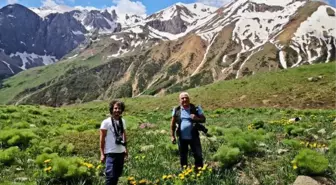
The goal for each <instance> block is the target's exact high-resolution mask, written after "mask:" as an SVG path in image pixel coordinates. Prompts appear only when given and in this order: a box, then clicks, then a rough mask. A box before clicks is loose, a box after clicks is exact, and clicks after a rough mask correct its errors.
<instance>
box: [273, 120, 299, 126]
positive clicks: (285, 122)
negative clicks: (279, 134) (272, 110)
mask: <svg viewBox="0 0 336 185" xmlns="http://www.w3.org/2000/svg"><path fill="white" fill-rule="evenodd" d="M292 123H293V122H292V121H290V120H287V119H281V120H274V121H270V122H269V124H272V125H290V124H292Z"/></svg>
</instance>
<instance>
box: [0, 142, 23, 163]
mask: <svg viewBox="0 0 336 185" xmlns="http://www.w3.org/2000/svg"><path fill="white" fill-rule="evenodd" d="M19 152H20V149H19V147H17V146H14V147H10V148H8V149H5V150H1V149H0V165H1V164H4V165H9V166H10V165H12V164H13V163H14V162H15V157H16V156H17V155H18V154H19Z"/></svg>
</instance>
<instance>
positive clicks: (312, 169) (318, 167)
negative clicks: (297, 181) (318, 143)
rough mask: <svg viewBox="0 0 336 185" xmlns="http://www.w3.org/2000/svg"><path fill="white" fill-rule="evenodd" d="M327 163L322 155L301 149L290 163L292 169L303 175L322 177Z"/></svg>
mask: <svg viewBox="0 0 336 185" xmlns="http://www.w3.org/2000/svg"><path fill="white" fill-rule="evenodd" d="M328 163H329V161H328V159H327V158H325V157H324V156H323V155H322V154H320V153H318V152H316V151H314V150H310V149H302V150H301V151H300V152H299V154H298V155H296V156H295V158H294V160H293V161H292V164H293V168H294V169H297V170H298V172H299V173H300V174H303V175H322V174H323V173H325V172H326V170H327V168H328Z"/></svg>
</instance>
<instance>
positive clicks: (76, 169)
mask: <svg viewBox="0 0 336 185" xmlns="http://www.w3.org/2000/svg"><path fill="white" fill-rule="evenodd" d="M36 164H37V165H38V166H39V167H40V170H39V175H38V176H39V177H38V178H41V179H40V181H44V182H57V183H60V182H63V184H69V183H71V182H75V181H77V182H78V181H79V180H83V179H84V180H90V178H92V177H94V175H95V166H94V165H93V164H90V163H87V162H84V161H83V160H82V159H80V158H77V157H64V158H63V157H59V156H58V155H57V154H55V153H53V154H42V155H39V156H37V158H36ZM61 184H62V183H61Z"/></svg>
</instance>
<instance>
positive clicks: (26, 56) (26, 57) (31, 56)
mask: <svg viewBox="0 0 336 185" xmlns="http://www.w3.org/2000/svg"><path fill="white" fill-rule="evenodd" d="M10 57H11V58H13V57H20V59H21V61H22V66H21V69H23V70H26V69H27V68H26V66H27V64H28V63H32V62H34V61H35V60H42V63H43V64H44V65H49V64H53V63H55V62H56V61H57V59H56V57H54V56H49V55H37V54H35V53H27V52H23V53H20V52H16V53H15V54H11V55H10Z"/></svg>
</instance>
